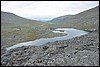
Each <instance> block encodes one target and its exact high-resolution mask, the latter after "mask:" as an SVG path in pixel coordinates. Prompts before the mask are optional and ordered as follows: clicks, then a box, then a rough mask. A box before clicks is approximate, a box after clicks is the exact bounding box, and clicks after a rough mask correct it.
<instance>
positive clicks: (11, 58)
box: [1, 33, 99, 66]
mask: <svg viewBox="0 0 100 67" xmlns="http://www.w3.org/2000/svg"><path fill="white" fill-rule="evenodd" d="M1 65H2V66H99V34H98V33H88V34H86V35H82V36H80V37H75V38H72V39H68V40H61V41H55V42H49V43H47V44H45V45H41V46H26V47H19V48H15V49H11V50H9V51H5V53H3V54H2V55H1Z"/></svg>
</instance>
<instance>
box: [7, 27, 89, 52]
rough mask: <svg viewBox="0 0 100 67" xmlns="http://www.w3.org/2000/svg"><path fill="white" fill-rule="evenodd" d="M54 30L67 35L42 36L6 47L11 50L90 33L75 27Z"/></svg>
mask: <svg viewBox="0 0 100 67" xmlns="http://www.w3.org/2000/svg"><path fill="white" fill-rule="evenodd" d="M60 30H64V32H61V31H60ZM52 32H54V33H66V34H67V35H65V36H60V37H53V38H40V39H37V40H34V41H29V42H23V43H19V44H15V45H13V46H11V47H8V48H6V49H7V50H10V49H13V48H17V47H22V46H29V45H31V46H32V45H36V46H39V45H43V44H46V43H48V42H54V41H58V40H67V39H71V38H73V37H77V36H81V35H85V34H87V33H88V32H86V31H82V30H77V29H74V28H57V29H55V30H53V31H52Z"/></svg>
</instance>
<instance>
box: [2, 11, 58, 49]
mask: <svg viewBox="0 0 100 67" xmlns="http://www.w3.org/2000/svg"><path fill="white" fill-rule="evenodd" d="M52 26H53V24H50V23H46V22H40V21H36V20H30V19H26V18H23V17H20V16H18V15H15V14H13V13H9V12H1V47H2V48H5V47H8V46H11V45H14V44H17V43H21V42H25V41H31V40H32V41H33V40H35V39H39V38H41V37H54V36H57V35H56V34H53V32H51V31H50V28H51V27H52ZM48 34H50V35H48Z"/></svg>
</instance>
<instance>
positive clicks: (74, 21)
mask: <svg viewBox="0 0 100 67" xmlns="http://www.w3.org/2000/svg"><path fill="white" fill-rule="evenodd" d="M56 25H58V27H74V28H77V29H82V30H87V29H88V30H90V29H94V28H95V29H97V30H99V28H98V27H99V7H95V8H92V9H90V10H87V11H84V12H82V13H79V14H76V15H74V16H72V17H71V18H69V19H68V18H67V19H66V20H63V22H60V23H57V24H56Z"/></svg>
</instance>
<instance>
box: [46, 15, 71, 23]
mask: <svg viewBox="0 0 100 67" xmlns="http://www.w3.org/2000/svg"><path fill="white" fill-rule="evenodd" d="M71 16H72V15H65V16H60V17H56V18H54V19H52V20H50V21H48V22H62V21H63V20H65V19H67V18H70V17H71Z"/></svg>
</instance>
